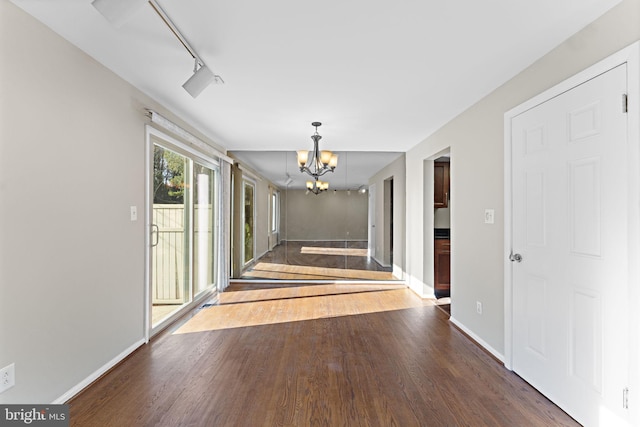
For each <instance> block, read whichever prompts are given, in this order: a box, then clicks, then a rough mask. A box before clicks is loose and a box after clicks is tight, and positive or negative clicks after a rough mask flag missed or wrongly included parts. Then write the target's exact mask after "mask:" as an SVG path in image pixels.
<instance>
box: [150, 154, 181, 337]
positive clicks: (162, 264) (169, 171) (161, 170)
mask: <svg viewBox="0 0 640 427" xmlns="http://www.w3.org/2000/svg"><path fill="white" fill-rule="evenodd" d="M188 179H189V162H188V159H187V158H186V157H184V156H182V155H180V154H178V153H175V152H173V151H170V150H168V149H166V148H164V147H161V146H159V145H154V150H153V213H152V223H153V233H154V236H153V239H152V240H153V241H152V245H153V248H152V254H151V263H152V266H151V268H152V272H151V278H152V285H151V295H152V304H153V310H152V313H153V323H154V324H155V323H157V322H158V321H160V320H162V319H163V318H164V317H166V316H167V315H169V314H170V313H171V312H173V311H175V310H176V309H177V308H179V307H180V306H181V305H182V304H184V303H186V302H188V301H189V300H190V292H189V268H188V265H189V244H190V238H189V233H188V232H187V230H188V229H189V217H190V215H189V209H188V201H189V194H188V191H187V188H188V187H187V185H186V183H187V182H188Z"/></svg>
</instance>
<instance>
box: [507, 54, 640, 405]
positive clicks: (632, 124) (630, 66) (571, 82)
mask: <svg viewBox="0 0 640 427" xmlns="http://www.w3.org/2000/svg"><path fill="white" fill-rule="evenodd" d="M622 64H627V92H628V95H629V96H628V98H627V124H628V128H627V129H628V133H627V138H628V141H629V142H630V146H632V147H633V149H634V150H635V153H634V155H635V156H636V158H637V157H638V156H639V155H640V154H639V153H640V151H639V149H638V146H639V145H640V42H635V43H633V44H632V45H630V46H628V47H626V48H624V49H622V50H620V51H618V52H616V53H614V54H613V55H611V56H609V57H607V58H605V59H603V60H601V61H600V62H598V63H596V64H594V65H592V66H590V67H589V68H587V69H586V70H584V71H581V72H579V73H577V74H576V75H574V76H573V77H570V78H568V79H567V80H565V81H563V82H561V83H559V84H557V85H556V86H553V87H552V88H550V89H547V90H546V91H544V92H542V93H541V94H539V95H537V96H535V97H533V98H531V99H529V100H528V101H525V102H524V103H522V104H520V105H518V106H517V107H515V108H513V109H511V110H509V111H507V112H506V113H505V114H504V253H503V260H504V264H503V265H504V365H505V367H506V368H507V369H509V370H513V339H512V337H513V292H512V290H513V274H512V262H511V261H509V255H510V254H511V251H512V236H513V234H512V227H513V222H512V215H513V205H512V197H511V193H512V191H513V188H512V162H511V157H512V151H511V120H512V119H513V118H514V117H515V116H517V115H519V114H522V113H523V112H525V111H527V110H530V109H531V108H534V107H536V106H537V105H540V104H542V103H544V102H546V101H548V100H549V99H551V98H554V97H556V96H558V95H560V94H562V93H564V92H567V91H569V90H571V89H573V88H575V87H577V86H579V85H580V84H582V83H584V82H586V81H588V80H591V79H593V78H595V77H597V76H599V75H601V74H604V73H605V72H607V71H609V70H611V69H613V68H615V67H617V66H619V65H622ZM621 108H622V100H621ZM634 142H635V143H634ZM632 172H633V173H632V174H631V176H630V177H629V178H630V182H629V185H630V189H631V191H635V192H636V194H638V192H640V182H639V181H640V177H639V176H638V175H639V171H638V170H635V171H632ZM633 209H635V210H636V211H637V210H638V209H639V207H638V206H634V207H633ZM636 213H637V212H636ZM634 226H635V227H636V230H635V231H636V232H637V228H638V227H640V225H639V224H634ZM636 235H637V233H636ZM638 243H639V242H635V241H634V242H632V243H631V245H632V247H630V249H632V250H634V251H635V253H638ZM632 269H633V270H632V271H630V281H631V282H633V281H634V280H635V281H636V282H637V281H638V278H639V277H640V273H639V272H638V270H639V269H638V268H637V267H633V266H632ZM633 288H634V287H631V289H630V290H629V293H630V294H629V295H628V297H629V298H630V301H631V303H632V304H633V303H634V302H635V303H638V302H640V290H638V289H633ZM636 288H637V287H636ZM637 311H638V310H635V312H637ZM639 320H640V316H639V315H638V314H634V310H630V318H629V321H630V324H632V325H633V324H635V325H637V324H638V321H639ZM636 335H637V334H636ZM639 343H640V337H638V336H634V337H632V340H631V342H630V343H629V351H630V356H631V357H637V356H638V355H639V354H640V351H639V350H640V349H639V348H638V344H639ZM630 360H634V359H633V358H630ZM635 360H637V359H635ZM630 368H631V369H632V371H631V372H630V377H631V378H630V381H631V383H633V382H635V381H636V380H637V379H638V378H639V377H640V372H639V370H640V367H637V368H634V367H630ZM635 385H636V386H640V384H638V383H636V384H635ZM636 390H637V387H636ZM635 394H636V395H637V393H635ZM633 406H636V407H637V406H638V405H637V404H636V405H633ZM635 412H636V413H638V409H637V408H636V409H635Z"/></svg>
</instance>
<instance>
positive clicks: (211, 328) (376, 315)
mask: <svg viewBox="0 0 640 427" xmlns="http://www.w3.org/2000/svg"><path fill="white" fill-rule="evenodd" d="M69 403H70V404H71V425H73V426H101V427H103V426H172V427H173V426H360V425H363V426H364V425H367V426H402V427H404V426H510V427H511V426H575V425H578V424H577V423H575V422H574V421H573V420H572V419H571V418H570V417H569V416H567V415H566V414H565V413H564V412H562V411H561V410H560V409H558V408H557V407H556V406H555V405H553V404H552V403H551V402H549V401H548V400H547V399H546V398H545V397H543V396H542V395H540V394H539V393H538V392H537V391H536V390H534V389H533V388H532V387H530V386H529V385H528V384H527V383H526V382H524V381H523V380H522V379H520V378H519V377H518V376H516V375H515V374H513V373H511V372H509V371H507V370H506V369H505V368H504V367H503V366H502V365H501V364H500V363H498V362H497V361H496V360H495V359H493V358H492V357H491V356H489V355H488V354H487V353H485V352H484V351H483V350H482V349H481V348H479V347H478V346H477V345H475V344H474V343H473V342H471V341H470V340H469V339H468V338H467V337H466V336H465V335H464V334H463V333H461V332H460V331H458V330H457V329H456V328H455V327H453V326H452V325H451V324H450V323H449V322H448V320H447V315H446V313H445V312H443V311H442V310H441V309H439V308H438V307H436V306H435V305H433V302H432V301H429V300H422V299H420V298H419V297H417V296H416V295H415V294H413V293H412V292H411V291H409V290H408V289H406V288H405V287H404V286H402V285H400V284H398V283H395V284H394V283H390V284H389V285H383V284H371V285H366V284H364V285H363V284H351V285H344V284H334V285H314V284H312V283H308V284H296V285H295V286H294V285H290V286H287V285H285V284H279V285H277V286H275V287H274V288H269V287H267V286H266V285H264V284H259V283H256V284H255V285H254V286H252V285H248V284H246V283H244V284H238V285H232V286H231V287H230V289H228V290H227V291H225V292H224V293H222V294H221V295H220V305H216V306H211V307H208V308H202V309H200V310H199V311H197V312H195V313H194V314H193V315H192V316H190V317H189V318H187V319H184V320H183V321H181V322H180V323H179V324H178V325H176V326H175V327H173V328H172V329H170V330H167V331H165V332H164V333H162V334H161V335H160V336H158V337H157V338H155V339H154V340H152V341H151V343H150V344H148V345H146V346H143V347H142V348H140V349H139V350H137V351H136V352H135V353H134V354H132V355H131V356H130V357H129V358H127V359H126V360H125V361H124V362H123V363H121V364H120V365H118V366H117V367H115V368H114V369H113V370H112V371H111V372H109V373H108V374H106V375H105V376H104V377H103V378H101V379H100V380H98V381H97V382H96V383H94V384H93V385H91V386H90V387H89V388H88V389H86V390H85V391H84V392H82V393H81V394H80V395H78V396H76V397H75V398H74V399H72V400H71V401H70V402H69Z"/></svg>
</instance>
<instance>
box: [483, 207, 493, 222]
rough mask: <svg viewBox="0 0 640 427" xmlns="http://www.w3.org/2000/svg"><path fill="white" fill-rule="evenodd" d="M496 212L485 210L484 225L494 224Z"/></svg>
mask: <svg viewBox="0 0 640 427" xmlns="http://www.w3.org/2000/svg"><path fill="white" fill-rule="evenodd" d="M494 217H495V212H494V210H493V209H485V210H484V223H485V224H493V223H494Z"/></svg>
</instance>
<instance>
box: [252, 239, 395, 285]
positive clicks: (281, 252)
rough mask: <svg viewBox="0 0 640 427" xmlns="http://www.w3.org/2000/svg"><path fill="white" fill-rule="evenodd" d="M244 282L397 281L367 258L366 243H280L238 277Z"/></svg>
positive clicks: (388, 271)
mask: <svg viewBox="0 0 640 427" xmlns="http://www.w3.org/2000/svg"><path fill="white" fill-rule="evenodd" d="M242 278H245V279H258V280H259V279H283V280H398V278H397V277H394V276H393V274H392V272H391V268H390V267H388V268H387V267H382V266H381V265H380V264H378V263H377V262H376V261H375V260H373V259H372V258H370V257H368V256H367V242H361V241H314V242H306V241H305V242H301V241H283V242H282V243H281V244H280V245H278V246H276V247H275V248H274V249H273V250H272V251H270V252H267V253H266V254H265V255H263V256H262V257H261V258H260V259H258V260H257V261H256V263H255V265H254V266H252V267H251V268H250V269H249V270H247V271H245V272H244V273H243V274H242Z"/></svg>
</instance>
